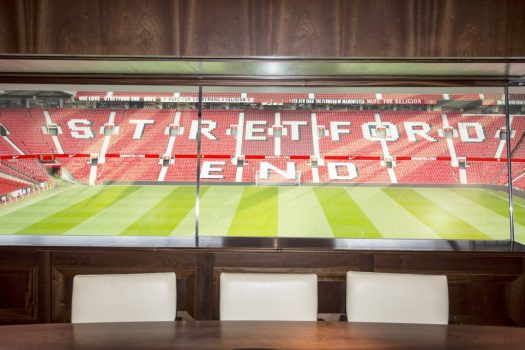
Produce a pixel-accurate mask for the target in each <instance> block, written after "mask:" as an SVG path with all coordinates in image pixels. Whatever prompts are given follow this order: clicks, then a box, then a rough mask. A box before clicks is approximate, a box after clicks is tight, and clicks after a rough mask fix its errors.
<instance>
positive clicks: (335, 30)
mask: <svg viewBox="0 0 525 350" xmlns="http://www.w3.org/2000/svg"><path fill="white" fill-rule="evenodd" d="M524 32H525V2H524V1H521V0H447V1H441V0H396V1H394V0H346V1H345V0H324V1H319V0H282V1H280V0H208V1H201V0H166V1H163V0H147V1H146V0H26V1H16V0H5V1H2V2H0V52H3V53H35V54H36V53H38V54H96V55H105V54H117V55H118V54H126V55H175V56H178V55H182V56H195V55H198V56H332V57H344V56H353V57H355V56H361V57H366V56H379V57H394V56H395V57H412V56H456V57H469V56H473V57H489V56H490V57H494V56H525V44H524V41H523V39H522V33H524Z"/></svg>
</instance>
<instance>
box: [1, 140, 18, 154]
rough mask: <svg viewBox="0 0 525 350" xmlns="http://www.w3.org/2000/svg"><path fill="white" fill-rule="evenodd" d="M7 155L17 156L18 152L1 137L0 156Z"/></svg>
mask: <svg viewBox="0 0 525 350" xmlns="http://www.w3.org/2000/svg"><path fill="white" fill-rule="evenodd" d="M8 154H18V152H17V151H16V149H15V148H14V147H13V146H11V144H9V143H8V142H7V141H6V140H5V139H4V138H3V137H0V155H8Z"/></svg>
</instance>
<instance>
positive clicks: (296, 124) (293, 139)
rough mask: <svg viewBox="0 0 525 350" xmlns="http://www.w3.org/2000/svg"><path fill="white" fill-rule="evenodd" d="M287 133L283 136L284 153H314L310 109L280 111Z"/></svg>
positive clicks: (282, 146)
mask: <svg viewBox="0 0 525 350" xmlns="http://www.w3.org/2000/svg"><path fill="white" fill-rule="evenodd" d="M279 113H280V116H281V124H283V128H284V129H286V135H282V136H281V154H282V155H312V154H313V143H312V142H313V139H312V126H311V125H312V124H311V114H310V113H309V111H280V112H279Z"/></svg>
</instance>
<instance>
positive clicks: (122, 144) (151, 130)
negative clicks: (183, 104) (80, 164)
mask: <svg viewBox="0 0 525 350" xmlns="http://www.w3.org/2000/svg"><path fill="white" fill-rule="evenodd" d="M174 115H175V111H174V110H172V109H138V110H126V111H120V113H117V117H116V122H115V124H116V125H117V127H118V128H119V132H118V133H116V134H115V135H112V137H111V139H112V140H111V145H110V146H109V149H108V153H132V154H162V153H164V151H165V150H166V144H167V142H168V138H167V136H166V135H165V134H164V131H165V130H166V128H167V127H168V125H169V124H171V123H172V121H173V117H174Z"/></svg>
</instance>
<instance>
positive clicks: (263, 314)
mask: <svg viewBox="0 0 525 350" xmlns="http://www.w3.org/2000/svg"><path fill="white" fill-rule="evenodd" d="M220 318H221V320H253V321H267V320H268V321H316V320H317V275H316V274H284V273H222V274H221V290H220Z"/></svg>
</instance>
